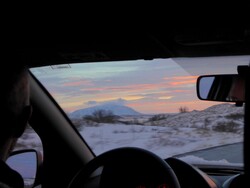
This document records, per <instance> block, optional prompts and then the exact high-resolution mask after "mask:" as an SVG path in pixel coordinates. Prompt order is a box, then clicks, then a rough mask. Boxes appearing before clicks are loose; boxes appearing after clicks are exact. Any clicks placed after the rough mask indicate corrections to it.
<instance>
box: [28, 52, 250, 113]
mask: <svg viewBox="0 0 250 188" xmlns="http://www.w3.org/2000/svg"><path fill="white" fill-rule="evenodd" d="M249 59H250V56H241V57H240V58H239V57H226V58H221V57H217V58H206V59H204V58H177V59H174V60H173V59H154V60H146V61H144V60H137V61H120V62H105V63H84V64H70V65H68V64H67V65H58V66H52V67H41V68H35V69H31V71H32V72H33V74H34V75H35V76H36V77H37V78H38V79H39V80H40V81H41V83H42V84H44V85H45V87H46V88H47V89H48V91H49V92H50V93H51V95H52V96H53V97H54V98H55V99H56V101H57V102H58V103H59V105H60V106H61V107H62V108H63V109H64V110H65V111H66V112H67V113H70V112H73V111H75V110H79V109H83V108H87V107H91V106H95V105H100V104H104V103H117V104H120V105H126V106H128V107H131V108H133V109H135V110H136V111H138V112H141V113H145V114H152V113H176V112H178V110H179V108H180V107H187V108H188V109H189V110H201V109H205V108H207V107H208V106H211V105H214V104H216V102H208V101H200V100H199V99H198V98H197V96H196V79H197V77H198V76H199V75H202V74H215V73H220V74H225V73H237V65H238V64H242V65H243V64H248V63H249ZM226 64H227V65H226ZM214 65H216V68H215V67H214ZM228 65H230V66H228Z"/></svg>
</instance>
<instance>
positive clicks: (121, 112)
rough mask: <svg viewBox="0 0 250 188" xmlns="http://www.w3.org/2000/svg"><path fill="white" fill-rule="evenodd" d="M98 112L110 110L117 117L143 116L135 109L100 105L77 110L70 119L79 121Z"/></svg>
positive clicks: (115, 105) (114, 105)
mask: <svg viewBox="0 0 250 188" xmlns="http://www.w3.org/2000/svg"><path fill="white" fill-rule="evenodd" d="M97 110H109V111H111V112H112V113H113V114H114V115H117V116H135V115H141V113H139V112H137V111H135V110H134V109H133V108H130V107H127V106H122V105H117V104H104V105H98V106H93V107H89V108H84V109H80V110H76V111H74V112H72V113H70V114H69V117H70V118H76V119H78V118H82V117H83V116H86V115H92V114H93V113H94V112H95V111H97Z"/></svg>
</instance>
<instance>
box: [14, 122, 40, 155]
mask: <svg viewBox="0 0 250 188" xmlns="http://www.w3.org/2000/svg"><path fill="white" fill-rule="evenodd" d="M22 149H35V150H37V151H39V152H41V153H43V147H42V142H41V140H40V137H39V136H38V135H37V133H36V132H35V131H34V129H33V128H32V127H31V126H27V128H26V130H25V131H24V133H23V135H22V136H21V137H20V138H19V139H18V141H17V144H16V146H15V148H14V151H16V150H22Z"/></svg>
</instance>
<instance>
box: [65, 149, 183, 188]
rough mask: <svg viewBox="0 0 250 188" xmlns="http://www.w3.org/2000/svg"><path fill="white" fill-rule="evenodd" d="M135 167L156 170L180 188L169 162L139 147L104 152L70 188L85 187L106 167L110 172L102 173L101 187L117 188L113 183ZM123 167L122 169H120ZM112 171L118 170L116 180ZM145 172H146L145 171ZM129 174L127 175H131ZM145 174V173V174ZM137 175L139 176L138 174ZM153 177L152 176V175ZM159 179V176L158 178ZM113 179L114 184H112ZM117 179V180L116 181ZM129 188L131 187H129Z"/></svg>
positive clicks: (76, 177)
mask: <svg viewBox="0 0 250 188" xmlns="http://www.w3.org/2000/svg"><path fill="white" fill-rule="evenodd" d="M117 165H119V166H117ZM130 165H132V166H130ZM134 165H136V166H139V168H138V169H140V168H141V167H142V168H145V167H147V168H149V171H150V170H151V168H155V169H156V172H154V173H157V174H160V176H162V178H164V179H165V178H166V180H167V181H168V184H170V185H171V186H170V187H171V188H180V184H179V181H178V179H177V176H176V175H175V173H174V171H173V170H172V168H171V167H170V166H169V165H168V164H167V162H166V161H165V160H163V159H161V158H160V157H159V156H158V155H156V154H154V153H152V152H150V151H148V150H145V149H142V148H137V147H122V148H116V149H112V150H109V151H107V152H104V153H102V154H100V155H98V156H97V157H95V158H94V159H92V160H91V161H90V162H89V163H87V164H86V165H85V166H84V167H83V168H82V169H81V170H80V171H79V172H78V173H77V174H76V175H75V176H74V177H73V179H72V180H71V182H70V184H69V186H68V188H76V187H83V185H84V184H85V183H86V181H87V180H88V178H89V177H90V175H91V174H92V173H93V172H94V171H95V170H96V169H98V168H100V167H102V166H103V167H104V169H105V168H107V169H108V170H106V171H104V170H103V172H102V174H101V181H100V185H99V186H100V187H109V188H111V187H117V184H115V183H114V184H115V185H113V183H112V182H113V181H119V180H116V179H117V177H118V179H119V178H120V177H119V175H118V174H120V173H124V172H125V171H126V170H124V168H125V169H127V170H128V169H130V168H133V169H134V167H135V166H134ZM120 167H121V169H120ZM110 169H112V170H113V169H116V170H118V172H115V173H114V171H113V175H114V174H115V176H117V177H116V178H113V175H112V177H111V176H110V171H109V170H110ZM143 170H146V168H145V169H143ZM129 173H131V172H128V173H127V174H126V175H129ZM139 173H140V172H139ZM143 173H144V172H143ZM136 175H137V174H136ZM150 177H151V174H150ZM157 177H158V176H157ZM111 179H112V182H111ZM114 179H115V180H114ZM122 183H123V184H122V185H121V184H120V185H119V187H123V186H124V187H127V185H126V186H125V185H124V183H125V182H122ZM127 188H129V187H127Z"/></svg>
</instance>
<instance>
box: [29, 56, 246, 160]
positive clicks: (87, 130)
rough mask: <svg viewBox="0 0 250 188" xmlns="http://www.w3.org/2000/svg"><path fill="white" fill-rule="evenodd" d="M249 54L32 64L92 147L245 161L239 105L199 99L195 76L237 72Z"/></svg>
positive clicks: (205, 158)
mask: <svg viewBox="0 0 250 188" xmlns="http://www.w3.org/2000/svg"><path fill="white" fill-rule="evenodd" d="M249 59H250V56H229V57H199V58H169V59H153V60H133V61H117V62H115V61H112V62H91V63H75V64H61V65H51V66H46V67H37V68H31V69H30V71H31V73H32V74H33V75H34V76H35V77H36V78H37V79H38V80H39V81H40V82H41V83H42V85H43V86H44V87H45V88H46V89H47V90H48V92H49V93H50V94H51V96H52V97H53V98H54V99H55V101H56V102H57V103H58V104H59V106H60V107H61V108H62V109H63V110H64V112H65V113H66V114H67V116H68V117H69V119H70V120H71V121H72V123H73V124H74V125H75V126H76V128H77V130H78V131H79V133H80V134H81V135H82V137H83V139H84V140H85V141H86V142H87V143H88V145H89V146H90V148H91V149H92V150H93V152H94V153H95V154H96V155H99V154H101V153H103V152H105V151H107V150H110V149H113V148H118V147H124V146H135V147H141V148H145V149H147V150H150V151H152V152H154V153H156V154H157V155H159V156H161V157H162V158H168V157H171V156H179V157H181V158H183V159H185V160H187V161H191V162H192V163H200V162H201V163H205V162H213V163H220V164H237V165H238V164H243V149H242V142H243V134H244V133H243V124H244V118H243V116H244V106H243V107H237V106H236V105H235V104H234V103H222V102H210V101H201V100H199V99H198V97H197V95H196V80H197V77H198V76H199V75H204V74H237V66H238V65H248V64H249ZM218 146H221V147H218ZM232 148H234V150H236V152H235V153H237V155H232ZM198 150H199V151H198ZM194 151H196V152H194ZM185 153H186V154H187V155H184V154H185Z"/></svg>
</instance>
